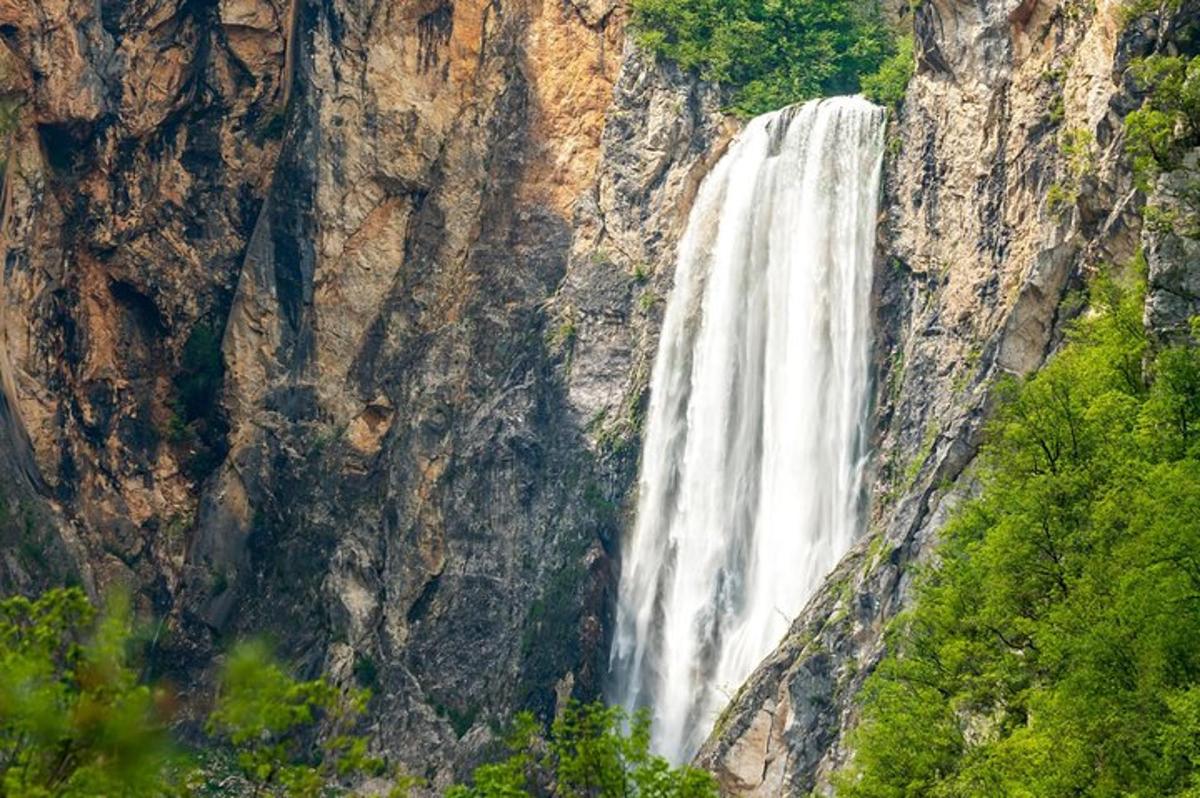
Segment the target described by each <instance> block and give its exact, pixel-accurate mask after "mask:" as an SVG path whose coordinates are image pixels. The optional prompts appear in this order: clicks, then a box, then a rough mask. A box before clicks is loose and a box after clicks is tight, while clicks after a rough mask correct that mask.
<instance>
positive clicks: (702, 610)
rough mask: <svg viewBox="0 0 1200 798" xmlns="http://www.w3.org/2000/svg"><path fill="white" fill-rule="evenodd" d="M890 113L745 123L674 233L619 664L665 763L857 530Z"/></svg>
mask: <svg viewBox="0 0 1200 798" xmlns="http://www.w3.org/2000/svg"><path fill="white" fill-rule="evenodd" d="M884 118H885V114H884V111H883V110H882V109H880V108H878V107H876V106H874V105H872V104H870V103H869V102H867V101H866V100H863V99H861V98H849V97H844V98H835V99H828V100H819V101H813V102H809V103H806V104H805V105H803V106H797V107H791V108H786V109H784V110H782V111H778V112H775V113H772V114H767V115H765V116H761V117H758V118H757V119H754V120H753V121H752V122H750V123H749V125H748V126H747V127H746V129H745V130H744V131H743V132H742V134H741V135H740V136H739V137H738V139H737V140H736V141H735V142H734V143H733V144H732V146H731V147H730V150H729V152H728V153H727V154H726V155H725V156H724V158H722V159H721V161H720V162H719V163H718V164H717V165H716V167H715V168H714V169H713V171H712V173H711V174H710V175H709V176H708V177H707V178H706V180H705V181H704V184H703V185H702V186H701V188H700V192H699V196H698V197H697V200H696V203H695V206H694V208H693V210H692V214H691V218H690V220H689V222H688V228H687V231H686V233H685V235H684V237H683V239H682V241H681V242H680V246H679V258H678V263H677V266H676V274H675V288H674V291H673V293H672V295H671V299H670V302H669V303H668V305H667V310H666V317H665V319H664V322H663V329H662V338H661V341H660V343H659V348H658V356H657V359H656V361H655V365H654V373H653V377H652V381H651V387H650V410H649V416H648V419H647V428H646V440H645V446H644V449H643V456H642V465H641V477H640V487H639V497H638V514H637V522H636V525H635V527H634V529H633V532H632V536H631V537H629V538H628V539H627V540H626V543H625V546H624V555H623V561H622V568H621V583H620V591H619V599H618V607H617V628H616V633H615V636H614V641H613V650H612V663H611V664H612V670H613V695H612V696H611V697H612V698H613V699H614V700H615V701H617V702H619V703H621V704H624V705H625V706H627V707H629V708H635V707H641V706H649V707H652V708H653V712H654V715H653V727H652V728H653V746H654V749H655V750H656V751H657V752H658V753H660V754H662V755H664V756H666V757H667V758H669V759H671V760H673V761H676V762H681V761H685V760H687V759H689V758H690V757H691V756H692V755H693V754H694V753H695V752H696V750H697V749H698V748H699V746H700V744H701V743H702V742H703V741H704V738H705V737H706V736H707V735H708V733H709V730H710V729H711V728H712V724H713V722H714V720H715V717H716V714H717V713H718V712H719V711H720V710H721V708H722V707H723V706H724V705H725V704H726V703H727V702H728V701H729V699H730V698H731V697H732V695H733V693H734V692H735V691H736V690H737V689H738V687H739V686H740V685H741V684H742V682H743V681H744V680H745V679H746V678H747V677H748V676H749V675H750V673H751V672H752V671H753V669H754V668H755V666H756V665H758V663H759V662H760V661H761V660H762V659H763V657H765V656H766V655H767V654H769V653H770V652H771V650H772V649H773V648H774V647H775V646H776V645H777V644H778V643H779V641H780V640H781V639H782V637H783V635H784V634H785V633H786V631H787V628H788V625H789V623H790V622H791V619H792V618H794V617H795V616H796V615H797V614H799V612H800V610H802V609H803V605H804V602H805V601H806V600H807V599H808V598H809V596H810V595H811V594H812V593H813V591H814V590H815V589H816V587H817V586H818V585H819V584H820V581H821V580H822V578H824V577H825V576H826V575H827V574H828V573H829V571H830V570H831V569H832V568H833V566H834V565H836V563H837V562H838V560H839V559H840V558H841V556H842V555H843V554H845V552H846V550H847V549H848V548H849V546H850V544H851V542H852V541H853V539H854V536H855V534H856V528H857V525H858V517H859V513H860V507H859V505H860V503H861V502H860V497H861V493H862V484H861V483H862V471H863V459H864V445H865V441H864V437H865V416H866V405H867V399H866V394H867V379H868V358H869V354H870V353H869V348H870V324H869V319H870V313H869V310H870V308H869V302H870V286H871V274H872V254H873V251H874V244H875V216H876V213H877V203H878V196H877V195H878V190H879V177H880V170H881V162H882V153H883V123H884Z"/></svg>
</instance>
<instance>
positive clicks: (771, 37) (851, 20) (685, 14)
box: [632, 0, 911, 115]
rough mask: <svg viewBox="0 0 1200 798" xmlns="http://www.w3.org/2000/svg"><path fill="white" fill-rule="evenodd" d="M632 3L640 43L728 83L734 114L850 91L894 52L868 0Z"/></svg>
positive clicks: (876, 9)
mask: <svg viewBox="0 0 1200 798" xmlns="http://www.w3.org/2000/svg"><path fill="white" fill-rule="evenodd" d="M632 8H633V23H634V26H635V28H636V31H637V38H638V41H639V42H640V43H641V45H642V46H643V47H646V48H647V49H649V50H650V51H651V52H653V53H655V54H657V55H660V56H663V57H665V58H668V59H670V60H672V61H674V62H676V63H678V64H679V65H680V66H682V67H684V68H686V69H696V70H698V71H699V73H700V75H701V76H702V77H703V78H704V79H705V80H710V81H715V82H717V83H720V84H722V85H725V86H728V87H730V88H732V89H734V91H735V93H734V98H733V104H732V109H731V110H733V111H734V112H736V113H739V114H742V115H754V114H759V113H763V112H765V111H770V110H773V109H776V108H780V107H782V106H785V105H788V104H790V103H795V102H799V101H801V100H806V99H810V98H812V97H818V96H828V95H835V94H850V93H854V92H857V91H858V90H859V88H860V79H861V77H862V76H863V75H870V74H872V73H874V72H876V71H877V70H879V69H880V67H881V66H882V65H883V64H884V63H885V62H886V61H887V60H888V59H889V57H892V56H895V55H896V54H897V53H898V50H899V48H898V45H897V43H896V42H895V41H894V34H893V33H892V32H891V31H890V29H889V28H888V25H887V24H886V22H885V21H884V18H883V14H882V11H881V8H880V5H879V4H878V3H877V2H875V1H874V0H868V2H865V3H863V2H855V0H789V2H779V1H778V0H633V3H632ZM909 58H910V59H911V51H910V56H909ZM881 80H887V79H881ZM895 82H896V81H895V80H891V81H890V83H895ZM905 82H907V81H905ZM893 94H894V92H893Z"/></svg>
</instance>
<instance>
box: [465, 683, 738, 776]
mask: <svg viewBox="0 0 1200 798" xmlns="http://www.w3.org/2000/svg"><path fill="white" fill-rule="evenodd" d="M626 725H628V726H629V731H628V733H626V732H625V731H624V729H625V727H626ZM508 745H509V749H510V751H511V756H510V757H509V758H508V759H507V760H505V761H503V762H501V763H499V764H496V765H485V766H484V767H481V768H479V769H478V770H476V771H475V774H474V777H473V780H472V784H471V785H470V786H458V787H455V788H453V789H451V790H450V792H448V793H447V794H446V795H447V798H524V797H525V796H534V797H536V798H717V787H716V783H715V781H714V780H713V778H712V776H710V775H709V774H708V773H706V772H705V771H703V770H697V769H695V768H690V767H680V768H672V767H671V766H670V765H669V764H668V763H667V762H666V760H664V759H662V758H661V757H657V756H654V755H652V754H651V753H650V720H649V716H648V715H647V714H645V713H639V714H637V715H635V716H634V717H633V718H632V720H630V719H629V718H628V717H627V716H626V714H625V713H624V712H623V711H622V710H621V709H619V708H612V707H606V706H604V705H603V704H593V705H580V704H571V705H569V706H568V707H567V708H566V709H565V711H564V712H563V713H562V714H561V715H560V716H559V717H558V718H557V719H556V720H555V721H554V723H553V724H552V725H551V727H550V730H549V734H546V735H543V734H542V733H541V728H540V726H539V725H538V723H537V721H536V720H535V719H534V717H533V716H532V715H530V714H528V713H525V714H522V715H519V716H518V717H517V720H516V722H515V724H514V725H513V729H512V731H511V732H510V734H509V740H508Z"/></svg>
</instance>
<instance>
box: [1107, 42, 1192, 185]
mask: <svg viewBox="0 0 1200 798" xmlns="http://www.w3.org/2000/svg"><path fill="white" fill-rule="evenodd" d="M1130 71H1131V72H1132V74H1133V77H1134V80H1135V81H1136V83H1137V85H1138V86H1139V88H1141V89H1142V90H1143V91H1145V92H1146V97H1145V99H1144V100H1143V101H1142V105H1141V107H1140V108H1138V109H1137V110H1135V111H1133V112H1131V113H1129V114H1128V115H1127V116H1126V117H1125V147H1126V150H1127V151H1128V152H1129V154H1130V156H1131V157H1132V158H1133V166H1134V174H1135V177H1136V178H1137V179H1138V182H1139V183H1140V185H1141V187H1142V188H1143V189H1144V190H1148V189H1149V187H1150V182H1151V180H1152V179H1153V178H1154V177H1155V176H1157V175H1158V174H1159V173H1160V172H1164V171H1170V170H1171V169H1174V168H1176V167H1177V166H1178V165H1179V160H1180V157H1181V155H1182V154H1183V152H1184V151H1185V150H1186V149H1187V148H1190V147H1194V146H1196V145H1197V144H1200V57H1197V58H1192V59H1188V58H1184V57H1182V56H1166V55H1153V56H1150V57H1149V58H1145V59H1142V60H1138V61H1135V62H1134V63H1133V64H1132V65H1131V66H1130Z"/></svg>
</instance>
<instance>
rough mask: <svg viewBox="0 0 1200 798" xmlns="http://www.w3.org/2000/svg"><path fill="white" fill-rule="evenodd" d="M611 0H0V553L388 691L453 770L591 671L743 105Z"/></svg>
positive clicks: (186, 663)
mask: <svg viewBox="0 0 1200 798" xmlns="http://www.w3.org/2000/svg"><path fill="white" fill-rule="evenodd" d="M625 13H626V12H625V10H624V8H623V7H621V5H620V4H619V3H617V2H615V0H571V2H559V1H557V0H520V1H518V2H500V0H454V1H453V2H451V0H420V1H419V2H409V1H408V0H385V2H378V0H373V1H372V2H366V1H365V0H364V1H362V2H359V1H358V0H348V1H347V2H337V3H329V2H316V1H315V0H138V2H132V3H113V2H105V3H93V2H90V0H53V2H48V3H37V4H34V5H33V6H31V5H30V4H29V3H28V2H25V0H13V1H12V2H7V3H0V37H2V38H3V40H4V45H5V46H4V48H3V64H2V65H0V66H2V67H3V70H2V77H3V80H4V84H5V85H3V86H0V90H2V91H0V93H2V94H3V96H4V97H6V98H12V99H13V100H14V103H15V107H16V112H15V114H16V120H15V121H16V124H15V127H14V129H13V132H12V134H11V141H10V148H9V152H10V157H9V165H8V168H7V170H6V173H5V181H4V193H3V197H4V200H3V207H4V217H3V231H4V247H5V253H6V258H5V269H4V279H3V284H2V288H0V314H2V315H0V320H2V322H0V329H2V331H3V332H2V335H3V344H4V346H3V358H2V359H0V377H2V385H3V402H2V404H0V418H2V419H3V422H4V428H5V433H6V434H5V436H4V437H3V443H2V449H3V455H4V457H3V470H4V474H5V476H6V477H8V479H6V480H5V485H4V488H3V490H4V494H5V495H4V499H5V507H6V512H5V514H4V516H3V535H4V540H5V542H6V545H5V550H4V556H3V558H2V559H0V581H2V582H3V584H4V586H5V588H6V589H8V590H12V589H34V588H36V587H37V586H38V585H39V584H43V583H45V582H48V581H54V580H59V579H63V578H74V579H78V580H80V581H82V582H83V583H84V584H85V585H86V586H87V587H88V588H89V590H90V591H92V592H93V593H103V592H104V591H106V590H108V589H111V588H112V587H113V586H116V585H121V586H125V587H126V588H127V589H130V590H132V591H134V593H135V595H136V597H137V599H138V601H139V603H140V605H141V606H142V608H143V609H144V610H146V611H147V612H148V613H150V612H152V613H154V614H157V615H159V616H162V617H165V618H166V619H167V621H166V623H165V625H166V633H165V634H163V635H161V636H160V639H159V643H158V647H157V650H156V656H157V657H158V659H159V660H160V661H161V663H162V666H163V667H164V668H166V669H167V672H168V673H171V674H173V675H174V677H175V678H176V679H177V680H178V681H179V682H180V683H181V684H188V683H191V684H196V685H198V687H196V688H194V689H193V690H192V692H194V693H195V695H197V696H202V695H203V684H204V676H205V674H206V672H207V668H206V665H207V663H209V662H211V660H212V657H214V656H216V655H219V652H220V651H221V650H222V647H223V646H224V645H225V642H226V641H227V640H228V639H230V638H231V636H234V635H243V634H259V633H265V634H269V635H270V636H272V637H273V638H275V639H276V640H278V641H279V642H280V644H281V648H282V650H283V653H285V654H287V655H288V656H291V657H293V658H297V659H299V660H300V661H302V662H303V663H304V664H305V665H306V667H307V668H308V669H309V670H312V671H315V670H317V669H326V670H329V671H331V672H333V673H334V674H335V675H336V676H337V677H338V678H341V679H344V680H347V681H350V680H357V681H359V682H360V683H364V684H369V685H370V686H371V687H372V688H373V690H374V693H375V698H374V700H373V704H372V708H371V717H372V718H373V723H374V724H375V725H376V726H377V728H376V729H375V732H376V733H377V734H376V736H377V739H379V740H380V741H381V743H382V744H383V746H384V747H385V748H387V749H388V750H389V751H391V752H392V753H393V754H395V755H396V756H397V757H398V758H399V760H400V761H401V762H403V763H404V764H406V765H407V766H408V767H409V769H410V770H413V771H414V772H416V773H421V774H425V775H428V776H430V777H431V778H432V779H433V781H434V783H443V782H445V781H446V780H447V779H448V778H450V776H451V775H452V771H453V770H454V769H455V768H456V767H461V766H464V765H465V764H467V763H469V762H470V761H472V759H473V758H474V757H476V756H477V755H479V753H480V752H481V751H483V750H484V749H485V748H486V747H487V745H488V744H489V741H490V740H492V738H493V732H492V731H491V729H493V728H495V727H496V726H497V724H498V723H500V722H502V721H503V720H504V719H506V718H507V717H509V716H510V715H511V714H512V713H513V712H514V711H515V710H516V709H518V708H522V707H532V708H535V709H538V710H540V711H542V712H545V713H548V712H551V711H552V710H553V708H554V706H555V704H556V702H557V701H559V700H561V699H562V698H565V697H566V696H568V695H578V696H581V697H593V696H595V695H597V694H598V692H599V690H600V680H601V678H602V675H603V672H604V670H605V668H606V664H607V648H608V618H607V614H608V612H609V605H610V601H609V591H610V590H611V587H612V579H613V569H612V563H611V558H612V557H613V555H614V552H615V546H616V543H617V535H618V532H619V529H620V527H621V518H622V514H623V513H624V512H625V507H626V499H627V494H628V492H629V487H630V484H631V482H632V479H633V476H634V474H635V470H636V458H637V446H636V443H637V440H638V437H639V428H640V416H641V408H642V406H643V404H644V401H645V395H644V394H645V390H646V383H647V381H648V375H649V358H650V356H651V353H652V352H653V344H654V338H655V331H656V327H657V321H658V318H659V316H660V314H661V307H662V303H661V299H662V297H663V295H664V294H665V292H666V291H667V290H668V287H669V283H670V278H671V274H670V271H671V270H670V266H671V265H672V264H673V254H672V253H673V242H674V240H675V238H676V237H677V235H678V234H679V233H680V231H681V227H682V224H683V222H684V221H685V219H686V214H687V209H688V206H689V197H690V196H691V194H692V192H693V191H694V189H695V187H696V185H697V184H698V182H699V180H700V179H701V178H702V176H703V174H704V172H705V170H706V169H707V167H708V165H709V164H710V163H711V161H712V159H713V158H714V157H715V156H716V155H717V154H719V152H720V151H721V148H722V147H723V146H724V143H725V142H726V141H727V139H728V137H729V135H730V133H731V131H732V126H731V125H730V124H729V123H728V122H727V121H726V120H725V119H724V117H723V116H722V114H721V113H720V111H719V109H720V107H721V102H720V98H719V96H718V94H717V92H716V91H715V90H713V89H711V88H708V87H705V86H702V85H700V84H698V83H697V82H696V81H695V80H694V79H692V78H690V77H688V76H685V75H682V74H679V73H677V72H675V71H672V70H671V69H670V68H669V67H667V66H658V65H655V64H653V63H650V62H648V61H647V60H646V59H644V58H643V57H642V56H640V55H639V54H638V53H637V51H636V50H635V49H634V48H632V47H630V46H628V45H627V43H626V37H625V30H624V20H625Z"/></svg>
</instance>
